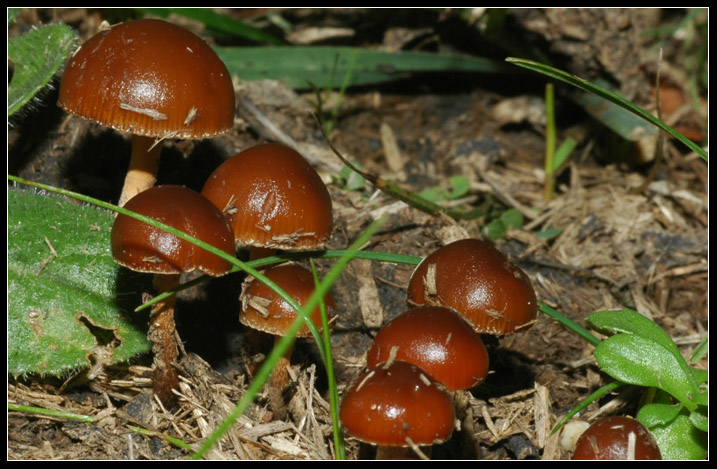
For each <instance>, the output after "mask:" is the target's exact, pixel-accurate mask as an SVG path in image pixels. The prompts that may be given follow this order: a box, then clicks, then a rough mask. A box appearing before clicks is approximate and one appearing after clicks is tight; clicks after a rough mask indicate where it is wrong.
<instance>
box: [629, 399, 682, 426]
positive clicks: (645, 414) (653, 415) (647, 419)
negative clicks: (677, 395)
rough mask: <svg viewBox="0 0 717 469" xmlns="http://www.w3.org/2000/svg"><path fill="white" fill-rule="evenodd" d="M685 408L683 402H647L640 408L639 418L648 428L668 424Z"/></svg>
mask: <svg viewBox="0 0 717 469" xmlns="http://www.w3.org/2000/svg"><path fill="white" fill-rule="evenodd" d="M683 408H684V406H683V405H682V404H647V405H644V406H642V407H641V408H640V410H639V412H638V413H637V419H638V420H639V421H640V422H642V423H643V424H644V425H645V426H646V427H647V428H651V427H655V426H657V425H668V424H669V423H670V422H672V421H673V420H675V419H676V418H677V416H678V415H679V414H680V412H681V411H682V409H683Z"/></svg>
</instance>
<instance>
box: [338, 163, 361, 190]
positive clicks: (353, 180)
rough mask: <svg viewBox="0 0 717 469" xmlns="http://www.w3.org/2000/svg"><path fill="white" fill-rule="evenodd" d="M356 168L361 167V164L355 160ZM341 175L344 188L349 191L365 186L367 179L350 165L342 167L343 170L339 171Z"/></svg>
mask: <svg viewBox="0 0 717 469" xmlns="http://www.w3.org/2000/svg"><path fill="white" fill-rule="evenodd" d="M352 164H353V165H354V166H356V168H358V169H361V164H360V163H358V162H356V161H354V162H352ZM339 177H340V178H341V180H342V182H343V186H344V189H346V190H349V191H357V190H359V189H361V188H363V186H364V183H365V181H366V179H365V178H364V177H363V176H362V175H361V174H359V173H357V172H356V171H354V170H353V169H351V167H349V166H344V167H343V168H341V171H339Z"/></svg>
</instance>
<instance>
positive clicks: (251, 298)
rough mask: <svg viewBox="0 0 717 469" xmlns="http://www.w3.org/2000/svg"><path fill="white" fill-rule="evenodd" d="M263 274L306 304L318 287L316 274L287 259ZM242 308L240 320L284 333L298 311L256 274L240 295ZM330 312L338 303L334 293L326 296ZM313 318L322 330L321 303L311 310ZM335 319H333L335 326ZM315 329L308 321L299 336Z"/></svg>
mask: <svg viewBox="0 0 717 469" xmlns="http://www.w3.org/2000/svg"><path fill="white" fill-rule="evenodd" d="M263 274H264V275H265V276H266V277H267V278H268V279H269V280H271V281H272V282H274V283H276V284H277V285H278V286H279V287H281V289H282V290H284V291H285V292H286V293H288V294H289V296H291V297H292V298H293V299H294V300H296V302H297V303H298V304H300V305H303V304H305V303H306V302H307V301H308V300H309V298H310V297H311V295H312V294H313V293H314V290H315V288H316V286H315V283H314V276H313V274H312V273H311V272H310V271H309V270H307V269H305V268H304V267H302V266H300V265H299V264H295V263H291V262H290V263H285V264H280V265H276V266H273V267H270V268H268V269H266V270H265V271H264V272H263ZM240 301H241V305H242V310H241V313H240V315H239V320H240V322H241V323H242V324H244V325H245V326H248V327H251V328H253V329H256V330H259V331H262V332H266V333H268V334H272V335H276V336H283V335H285V334H286V330H287V329H288V328H289V327H290V326H291V324H292V323H293V322H294V320H295V319H296V315H297V312H296V311H295V310H294V308H292V307H291V305H289V303H287V302H286V301H285V300H284V299H283V298H281V297H280V296H279V295H278V294H277V293H276V292H274V291H273V290H272V289H270V288H269V287H268V286H266V285H265V284H264V283H262V282H259V281H257V280H256V279H254V278H253V277H249V278H247V280H246V281H245V282H244V287H243V288H242V293H241V296H240ZM324 303H325V305H326V309H327V314H329V318H330V317H331V312H332V310H333V308H334V307H335V303H334V299H333V297H332V296H331V294H328V295H327V296H326V297H325V298H324ZM311 320H312V321H313V322H314V324H316V326H317V328H318V329H319V330H321V310H320V309H319V307H318V306H317V307H316V308H315V309H314V310H313V311H312V312H311ZM331 325H332V323H330V326H329V327H331ZM310 335H311V331H310V330H309V328H308V326H307V325H306V324H304V325H303V326H301V328H300V329H299V332H298V333H297V334H296V336H297V337H308V336H310Z"/></svg>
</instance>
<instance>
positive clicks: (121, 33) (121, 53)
mask: <svg viewBox="0 0 717 469" xmlns="http://www.w3.org/2000/svg"><path fill="white" fill-rule="evenodd" d="M58 105H59V106H60V107H61V108H62V109H64V110H65V111H66V112H68V113H70V114H73V115H77V116H80V117H83V118H86V119H90V120H92V121H95V122H97V123H99V124H102V125H104V126H107V127H110V128H112V129H115V130H118V131H121V132H128V133H131V134H132V135H133V137H132V157H131V160H130V165H129V170H128V172H127V176H126V179H125V183H124V187H123V189H122V194H121V195H120V199H119V205H120V206H123V205H124V204H125V203H126V202H127V200H129V199H130V198H132V197H133V196H134V195H135V194H137V193H139V192H141V191H143V190H146V189H148V188H149V187H152V186H153V185H154V184H155V182H156V174H157V167H158V160H159V155H160V153H161V149H162V146H161V145H158V143H159V141H161V140H162V139H166V138H181V139H202V138H209V137H214V136H216V135H218V134H221V133H224V132H226V131H227V130H229V129H231V128H232V126H233V125H234V86H233V84H232V80H231V76H230V75H229V72H228V70H227V68H226V66H225V65H224V63H223V62H222V61H221V59H220V58H219V56H217V54H216V53H215V52H214V51H213V50H212V48H211V47H209V45H207V43H206V42H204V41H203V40H202V39H201V38H199V37H198V36H196V35H195V34H193V33H191V32H189V31H187V30H185V29H183V28H181V27H179V26H176V25H174V24H172V23H169V22H166V21H162V20H157V19H143V20H137V21H130V22H127V23H121V24H117V25H115V26H112V27H110V28H108V29H105V30H103V31H100V32H99V33H98V34H96V35H95V36H93V37H92V38H90V39H89V40H88V41H87V42H85V44H83V45H82V47H80V48H79V49H78V50H77V51H76V52H75V53H74V55H73V56H72V57H71V58H70V60H69V61H68V63H67V66H66V68H65V72H64V75H63V77H62V83H61V85H60V96H59V101H58Z"/></svg>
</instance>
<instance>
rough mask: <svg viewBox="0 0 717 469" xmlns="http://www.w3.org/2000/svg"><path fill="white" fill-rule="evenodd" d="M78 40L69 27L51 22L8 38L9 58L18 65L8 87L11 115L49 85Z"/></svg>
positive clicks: (8, 111)
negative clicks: (18, 35)
mask: <svg viewBox="0 0 717 469" xmlns="http://www.w3.org/2000/svg"><path fill="white" fill-rule="evenodd" d="M75 39H76V36H75V33H74V32H73V31H72V29H71V28H70V27H69V26H66V25H64V24H51V25H47V26H43V27H41V28H38V29H33V30H31V31H29V32H27V33H25V34H23V35H22V36H20V37H16V38H12V39H10V40H9V41H8V45H7V57H8V60H10V61H12V62H13V63H14V65H15V70H14V72H13V75H12V81H11V82H10V85H9V86H8V90H7V114H8V116H10V115H12V114H14V113H15V112H17V111H19V110H20V109H21V108H22V107H23V106H25V105H26V104H27V103H28V102H30V100H31V99H32V98H33V97H35V96H36V95H37V93H39V92H40V91H41V90H42V89H43V88H45V87H46V86H47V85H48V83H49V82H50V80H52V77H54V76H55V73H57V71H58V70H59V69H60V67H61V66H62V64H63V63H64V62H65V59H66V58H67V56H68V55H69V53H70V51H71V50H72V47H73V46H74V44H75Z"/></svg>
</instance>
